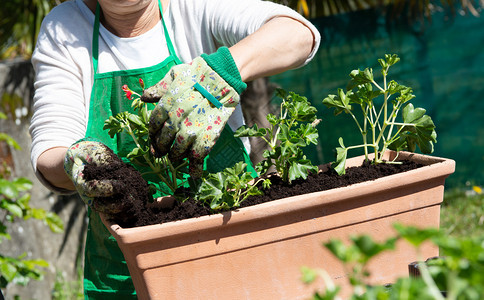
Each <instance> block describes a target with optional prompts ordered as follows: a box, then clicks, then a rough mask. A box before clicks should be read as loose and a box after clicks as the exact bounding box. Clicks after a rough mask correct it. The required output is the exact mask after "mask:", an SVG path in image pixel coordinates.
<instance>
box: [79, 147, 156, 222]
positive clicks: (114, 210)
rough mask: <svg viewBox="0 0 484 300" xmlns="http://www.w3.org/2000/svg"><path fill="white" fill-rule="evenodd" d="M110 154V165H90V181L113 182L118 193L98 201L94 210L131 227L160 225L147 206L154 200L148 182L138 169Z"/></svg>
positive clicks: (87, 172) (86, 175) (86, 173)
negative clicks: (150, 224)
mask: <svg viewBox="0 0 484 300" xmlns="http://www.w3.org/2000/svg"><path fill="white" fill-rule="evenodd" d="M109 154H110V156H109V157H108V158H107V159H108V162H109V163H108V164H103V165H101V166H95V165H92V164H87V165H86V166H85V167H84V171H83V173H84V178H85V179H86V181H89V180H99V181H100V180H111V181H112V183H113V185H114V190H115V191H116V194H114V195H112V196H110V197H98V198H96V201H95V202H94V206H93V207H92V209H94V210H97V211H100V212H103V213H106V214H107V215H113V216H115V218H114V219H115V220H116V221H117V222H119V224H130V227H134V226H141V225H145V224H147V223H156V222H157V218H156V216H155V214H154V212H153V211H151V210H150V209H149V208H147V207H146V203H149V202H152V201H153V198H152V196H151V192H150V189H149V186H148V183H147V182H146V181H145V180H144V179H143V178H142V177H141V174H140V173H139V172H138V171H137V170H136V169H134V168H133V167H132V166H130V165H127V164H125V163H124V162H123V161H122V160H121V159H120V158H119V157H118V156H117V155H115V154H114V152H112V150H111V149H109ZM100 208H103V209H100Z"/></svg>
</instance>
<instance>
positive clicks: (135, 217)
mask: <svg viewBox="0 0 484 300" xmlns="http://www.w3.org/2000/svg"><path fill="white" fill-rule="evenodd" d="M116 158H117V157H116ZM421 166H422V165H420V164H417V163H415V162H410V161H404V162H402V164H379V165H372V164H368V163H364V164H363V165H362V166H360V167H352V168H348V169H347V170H346V174H345V175H342V176H338V175H337V174H336V173H335V172H334V171H333V170H328V171H326V172H320V173H318V174H311V175H310V176H309V177H308V178H307V179H306V180H296V181H293V182H292V184H290V185H289V184H286V183H284V182H282V181H281V179H280V178H279V177H277V176H273V177H271V182H272V185H271V187H270V188H269V189H267V190H264V191H263V195H260V196H251V197H249V198H248V199H246V200H245V201H244V202H242V204H241V207H247V206H251V205H256V204H260V203H264V202H268V201H272V200H277V199H281V198H286V197H291V196H296V195H302V194H306V193H312V192H318V191H324V190H329V189H333V188H338V187H343V186H347V185H351V184H355V183H359V182H364V181H370V180H375V179H377V178H380V177H384V176H388V175H392V174H396V173H401V172H405V171H409V170H412V169H416V168H418V167H421ZM85 173H86V177H87V176H88V175H89V176H92V178H96V179H98V180H99V179H116V180H119V182H122V184H120V185H119V186H118V188H119V193H117V194H116V195H114V196H112V197H109V198H101V201H99V200H98V201H99V202H98V203H99V204H102V205H108V206H110V207H114V208H115V209H111V212H112V213H111V214H110V215H111V220H113V221H114V222H116V223H118V224H119V225H120V226H122V227H124V228H129V227H136V226H143V225H151V224H160V223H165V222H170V221H176V220H183V219H188V218H195V217H200V216H203V215H209V214H212V212H211V210H210V209H209V208H207V207H204V206H202V205H200V204H199V203H197V202H195V201H192V200H187V201H185V202H183V203H179V202H175V203H174V205H172V206H170V207H168V208H161V207H159V206H154V205H152V204H150V203H152V202H153V199H152V196H151V194H150V192H149V188H148V185H147V183H146V181H144V180H143V179H142V178H141V176H140V174H139V173H138V172H137V171H136V170H135V169H134V168H132V167H131V166H127V165H126V164H124V163H123V162H121V161H120V160H119V159H113V164H112V165H109V166H107V168H105V169H101V168H99V167H96V168H93V169H89V168H86V170H85ZM129 195H132V197H131V196H129ZM108 213H109V212H108Z"/></svg>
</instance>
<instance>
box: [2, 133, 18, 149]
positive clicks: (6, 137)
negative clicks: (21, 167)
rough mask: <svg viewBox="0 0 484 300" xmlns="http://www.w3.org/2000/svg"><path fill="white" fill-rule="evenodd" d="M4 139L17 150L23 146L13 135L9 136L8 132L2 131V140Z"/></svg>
mask: <svg viewBox="0 0 484 300" xmlns="http://www.w3.org/2000/svg"><path fill="white" fill-rule="evenodd" d="M1 141H4V142H6V143H7V145H9V146H10V147H12V148H14V149H15V150H21V149H22V148H21V147H20V145H19V144H18V143H17V141H15V140H14V139H13V138H12V137H11V136H9V135H8V134H6V133H3V132H0V142H1Z"/></svg>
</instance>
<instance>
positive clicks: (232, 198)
mask: <svg viewBox="0 0 484 300" xmlns="http://www.w3.org/2000/svg"><path fill="white" fill-rule="evenodd" d="M246 167H247V164H246V163H243V162H238V163H236V164H235V166H234V167H233V168H226V169H225V170H223V171H221V172H218V173H212V174H208V176H206V177H205V178H203V179H202V183H201V185H200V188H199V190H198V194H197V195H196V199H197V200H199V201H201V202H202V203H205V204H207V205H208V206H209V207H210V208H211V209H212V210H214V211H220V210H229V209H232V208H235V207H239V206H240V203H242V201H244V200H245V199H247V197H249V196H252V195H260V194H261V192H260V190H259V188H258V187H257V185H258V184H259V183H262V185H263V187H264V188H267V187H268V186H269V185H270V181H269V180H267V179H265V180H263V179H254V178H253V177H252V175H251V173H250V172H247V171H245V170H246Z"/></svg>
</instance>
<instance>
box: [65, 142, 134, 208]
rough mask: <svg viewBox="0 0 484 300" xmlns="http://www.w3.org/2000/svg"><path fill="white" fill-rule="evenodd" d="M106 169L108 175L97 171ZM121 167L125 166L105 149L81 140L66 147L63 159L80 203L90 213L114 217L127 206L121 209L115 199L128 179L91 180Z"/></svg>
mask: <svg viewBox="0 0 484 300" xmlns="http://www.w3.org/2000/svg"><path fill="white" fill-rule="evenodd" d="M106 167H107V168H110V169H108V172H106V171H101V168H106ZM124 167H127V165H126V164H124V163H123V161H122V160H121V159H120V158H119V157H118V156H117V155H116V154H114V152H113V151H112V150H111V149H109V147H107V146H106V145H104V144H103V143H101V142H98V141H93V140H90V139H82V140H80V141H78V142H76V143H74V144H73V145H72V146H70V147H69V149H68V150H67V153H66V156H65V160H64V170H65V172H66V174H67V176H69V178H70V179H71V180H72V182H73V183H74V186H75V187H76V190H77V192H78V193H79V195H80V196H81V198H82V200H83V201H84V202H85V203H86V204H87V205H88V206H90V207H91V208H92V209H93V210H95V211H98V212H102V213H106V214H108V215H114V214H117V213H119V212H122V211H125V210H126V209H127V207H123V205H126V203H122V202H121V201H116V200H118V199H120V198H121V197H118V195H122V194H123V191H124V190H125V188H124V187H125V186H126V185H128V184H129V183H128V182H124V181H127V180H128V179H125V180H123V179H124V178H109V179H107V178H106V177H104V178H105V179H99V178H101V177H98V179H96V178H93V177H96V175H97V176H101V175H98V174H101V172H103V174H106V173H110V172H111V173H113V174H114V173H115V170H116V169H120V168H124ZM88 168H90V170H89V171H87V169H88ZM104 170H105V169H104ZM96 172H97V174H96ZM123 196H125V195H123ZM128 204H129V203H128Z"/></svg>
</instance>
